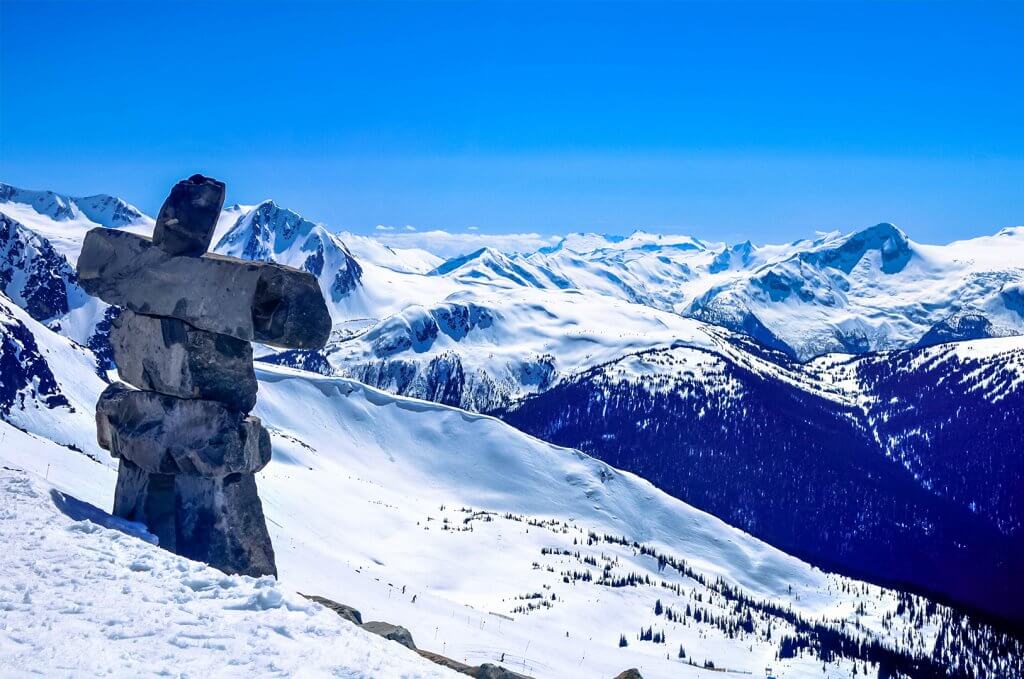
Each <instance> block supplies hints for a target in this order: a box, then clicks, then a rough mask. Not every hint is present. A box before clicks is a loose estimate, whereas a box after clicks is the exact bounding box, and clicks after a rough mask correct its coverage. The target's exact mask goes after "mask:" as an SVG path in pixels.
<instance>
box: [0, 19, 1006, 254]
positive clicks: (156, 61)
mask: <svg viewBox="0 0 1024 679" xmlns="http://www.w3.org/2000/svg"><path fill="white" fill-rule="evenodd" d="M196 171H203V172H206V173H208V174H212V175H214V176H216V177H219V178H221V179H224V180H225V181H227V183H228V190H229V194H228V200H229V202H241V203H252V202H256V201H259V200H262V199H264V198H274V199H275V200H276V201H277V202H278V203H279V204H282V205H285V206H287V207H291V208H292V209H295V210H297V211H299V212H301V213H303V214H304V215H305V216H307V217H309V218H312V219H315V220H318V221H323V222H325V223H327V224H328V225H330V226H331V227H334V228H336V229H339V230H340V229H349V230H353V231H357V232H363V233H372V232H373V231H374V228H375V226H376V225H378V224H385V225H393V226H396V227H397V228H398V229H402V228H403V227H404V225H412V226H414V227H415V228H417V229H419V230H421V231H422V230H427V229H434V228H444V229H448V230H450V231H465V230H466V229H468V227H470V226H475V227H477V228H478V231H477V233H501V232H509V233H514V232H524V231H527V232H537V233H540V234H552V233H562V232H566V231H578V230H597V231H604V232H608V233H623V232H629V231H631V230H632V229H634V228H640V227H642V228H646V229H649V230H656V231H667V232H686V233H694V234H696V235H699V236H702V237H705V238H708V239H713V240H729V241H734V240H739V239H745V238H751V239H753V240H755V241H756V242H777V241H784V240H792V239H794V238H797V237H803V236H807V235H809V234H810V233H811V232H813V231H814V230H832V229H841V230H849V229H853V228H857V227H860V226H864V225H868V224H874V223H876V222H879V221H892V222H895V223H897V224H898V225H900V226H901V227H903V228H904V229H906V230H907V231H908V232H909V233H910V235H911V237H913V238H915V239H916V240H920V241H925V242H944V241H948V240H951V239H955V238H959V237H966V236H972V235H978V234H984V233H991V232H994V231H996V230H997V229H999V228H1001V227H1003V226H1006V225H1010V224H1021V223H1024V4H1021V3H1005V4H1001V3H970V4H953V3H942V4H932V3H926V2H914V3H910V4H885V3H875V2H872V3H836V2H826V3H817V4H800V3H792V2H790V3H783V4H769V3H754V4H739V3H733V2H725V3H716V4H685V3H676V4H647V3H645V4H631V5H615V4H597V5H594V4H585V3H579V2H572V3H570V2H565V3H560V4H524V3H479V4H478V3H474V4H443V5H433V4H425V3H415V4H398V3H394V4H380V3H379V4H372V5H371V4H340V3H326V2H320V3H297V2H291V3H284V2H277V3H272V4H254V3H245V4H243V3H232V2H214V3H203V4H190V3H185V2H175V3H153V2H135V3H129V4H116V3H105V2H98V3H97V2H74V3H70V4H60V3H54V2H29V3H20V2H11V1H10V0H0V181H6V182H9V183H12V184H15V185H18V186H24V187H27V188H49V189H53V190H57V191H61V192H64V193H71V194H77V195H80V194H89V193H113V194H116V195H120V196H122V197H124V198H126V199H128V200H129V201H130V202H133V203H135V204H136V205H138V206H139V207H141V208H142V209H144V210H145V211H147V212H149V213H150V214H153V213H155V212H156V210H157V209H158V207H159V204H160V201H161V200H162V198H163V197H164V195H166V192H167V189H168V188H169V186H170V184H171V183H172V182H173V181H175V180H177V179H179V178H181V177H184V176H187V175H189V174H191V173H193V172H196Z"/></svg>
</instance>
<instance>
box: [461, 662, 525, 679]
mask: <svg viewBox="0 0 1024 679" xmlns="http://www.w3.org/2000/svg"><path fill="white" fill-rule="evenodd" d="M473 676H474V677H476V678H477V679H531V678H530V677H528V676H527V675H525V674H519V673H518V672H513V671H512V670H507V669H505V668H504V667H502V666H501V665H492V664H491V663H489V662H485V663H484V664H482V665H480V666H479V667H477V668H476V672H475V673H474V674H473Z"/></svg>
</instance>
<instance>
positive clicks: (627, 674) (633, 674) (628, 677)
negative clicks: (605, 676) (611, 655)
mask: <svg viewBox="0 0 1024 679" xmlns="http://www.w3.org/2000/svg"><path fill="white" fill-rule="evenodd" d="M615 679H644V678H643V675H642V674H640V670H638V669H637V668H635V667H631V668H629V669H628V670H625V671H624V672H619V673H618V674H616V675H615Z"/></svg>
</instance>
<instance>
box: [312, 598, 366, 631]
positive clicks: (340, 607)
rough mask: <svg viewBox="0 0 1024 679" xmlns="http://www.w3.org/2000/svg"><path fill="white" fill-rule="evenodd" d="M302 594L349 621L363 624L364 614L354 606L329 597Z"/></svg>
mask: <svg viewBox="0 0 1024 679" xmlns="http://www.w3.org/2000/svg"><path fill="white" fill-rule="evenodd" d="M299 593H300V594H302V593H301V592H299ZM302 596H304V597H306V598H307V599H309V600H310V601H315V602H317V603H318V604H320V605H321V606H326V607H327V608H329V609H331V610H332V611H334V612H335V613H337V614H338V615H340V616H341V617H343V618H344V619H345V620H348V621H349V622H351V623H352V624H354V625H362V624H363V615H362V613H360V612H359V611H357V610H356V609H354V608H352V607H351V606H347V605H345V604H339V603H338V602H337V601H332V600H331V599H328V598H327V597H322V596H316V595H314V594H302Z"/></svg>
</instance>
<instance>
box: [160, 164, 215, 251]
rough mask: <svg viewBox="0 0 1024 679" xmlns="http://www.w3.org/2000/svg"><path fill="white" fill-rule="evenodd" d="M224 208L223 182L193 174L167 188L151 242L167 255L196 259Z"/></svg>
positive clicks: (210, 236) (206, 247) (205, 249)
mask: <svg viewBox="0 0 1024 679" xmlns="http://www.w3.org/2000/svg"><path fill="white" fill-rule="evenodd" d="M223 207H224V182H219V181H217V180H216V179H212V178H210V177H204V176H203V175H201V174H194V175H192V176H191V177H189V178H188V179H184V180H182V181H180V182H178V183H177V184H175V185H174V186H173V187H172V188H171V193H170V195H169V196H167V200H165V201H164V204H163V206H162V207H161V208H160V214H158V215H157V218H156V227H155V228H154V229H153V242H154V243H155V244H156V245H157V247H159V248H160V249H162V250H163V251H164V252H166V253H168V254H170V255H184V256H187V257H199V256H200V255H202V254H203V253H204V252H206V251H207V250H208V249H209V247H210V241H211V240H212V239H213V230H214V229H215V228H216V227H217V219H218V218H219V217H220V211H221V208H223Z"/></svg>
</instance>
